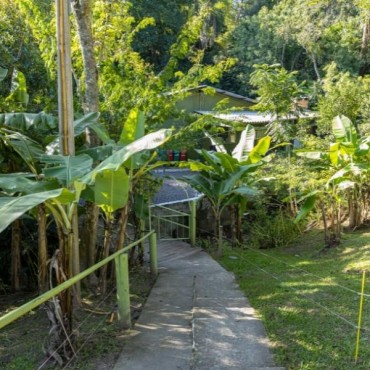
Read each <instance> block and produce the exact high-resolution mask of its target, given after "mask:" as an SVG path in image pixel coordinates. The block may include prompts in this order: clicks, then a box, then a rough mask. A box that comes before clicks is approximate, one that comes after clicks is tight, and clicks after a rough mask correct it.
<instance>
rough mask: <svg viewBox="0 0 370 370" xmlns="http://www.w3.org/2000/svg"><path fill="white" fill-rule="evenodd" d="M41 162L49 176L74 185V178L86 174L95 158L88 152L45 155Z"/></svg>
mask: <svg viewBox="0 0 370 370" xmlns="http://www.w3.org/2000/svg"><path fill="white" fill-rule="evenodd" d="M41 162H43V163H45V164H46V165H48V166H49V167H45V168H44V169H43V170H42V172H43V173H44V175H45V176H47V177H52V178H56V179H58V181H59V182H60V183H61V184H63V185H64V186H66V187H69V186H71V185H72V183H73V181H74V180H77V179H80V178H81V177H83V176H84V175H86V174H87V173H88V172H89V171H90V170H91V168H92V164H93V160H92V158H91V157H89V156H88V155H87V154H81V155H77V156H62V155H44V156H42V157H41Z"/></svg>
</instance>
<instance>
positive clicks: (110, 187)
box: [94, 168, 130, 213]
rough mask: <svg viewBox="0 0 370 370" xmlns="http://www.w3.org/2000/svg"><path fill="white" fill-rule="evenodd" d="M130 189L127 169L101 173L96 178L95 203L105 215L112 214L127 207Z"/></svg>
mask: <svg viewBox="0 0 370 370" xmlns="http://www.w3.org/2000/svg"><path fill="white" fill-rule="evenodd" d="M129 189H130V186H129V177H128V176H127V173H126V171H125V169H123V168H119V169H118V170H117V171H112V170H104V171H101V172H99V173H98V174H97V175H96V178H95V187H94V192H95V203H96V204H97V205H98V206H99V207H101V208H102V209H103V211H104V212H105V213H112V212H114V211H116V210H117V209H120V208H122V207H124V206H125V205H126V203H127V199H128V193H129Z"/></svg>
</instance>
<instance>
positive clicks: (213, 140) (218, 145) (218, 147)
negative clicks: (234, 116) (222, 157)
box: [204, 131, 227, 153]
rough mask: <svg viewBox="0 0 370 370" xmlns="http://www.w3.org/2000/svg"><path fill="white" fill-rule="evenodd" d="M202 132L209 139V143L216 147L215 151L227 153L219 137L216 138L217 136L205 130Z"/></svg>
mask: <svg viewBox="0 0 370 370" xmlns="http://www.w3.org/2000/svg"><path fill="white" fill-rule="evenodd" d="M204 134H205V135H206V136H207V138H208V139H209V140H210V141H211V144H212V145H213V146H214V147H215V148H216V151H217V152H219V153H227V150H226V148H225V147H224V144H223V143H222V141H221V140H220V138H218V137H217V136H212V135H211V134H210V133H208V132H207V131H206V132H205V133H204Z"/></svg>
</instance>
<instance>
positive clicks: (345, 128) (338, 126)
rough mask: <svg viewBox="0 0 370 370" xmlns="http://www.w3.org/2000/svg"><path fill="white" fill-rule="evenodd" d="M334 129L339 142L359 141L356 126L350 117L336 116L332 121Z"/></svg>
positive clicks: (353, 142)
mask: <svg viewBox="0 0 370 370" xmlns="http://www.w3.org/2000/svg"><path fill="white" fill-rule="evenodd" d="M332 130H333V134H334V136H335V139H336V141H337V142H343V141H345V142H348V143H352V144H354V145H355V144H356V143H357V132H356V128H355V126H354V125H353V124H352V122H351V120H350V119H349V118H348V117H346V116H336V117H335V118H334V119H333V122H332Z"/></svg>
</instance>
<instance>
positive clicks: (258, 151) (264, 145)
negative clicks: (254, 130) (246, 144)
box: [248, 136, 271, 163]
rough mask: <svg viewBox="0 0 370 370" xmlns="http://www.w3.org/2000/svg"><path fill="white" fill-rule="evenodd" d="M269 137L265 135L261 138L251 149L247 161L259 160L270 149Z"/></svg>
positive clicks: (254, 161)
mask: <svg viewBox="0 0 370 370" xmlns="http://www.w3.org/2000/svg"><path fill="white" fill-rule="evenodd" d="M270 143H271V137H270V136H265V137H263V138H261V139H260V140H259V141H258V143H257V144H256V146H255V147H253V149H252V150H251V152H250V153H249V156H248V162H249V163H257V162H259V161H260V160H261V159H262V158H263V157H264V156H265V155H266V153H267V152H268V150H269V149H270Z"/></svg>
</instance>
